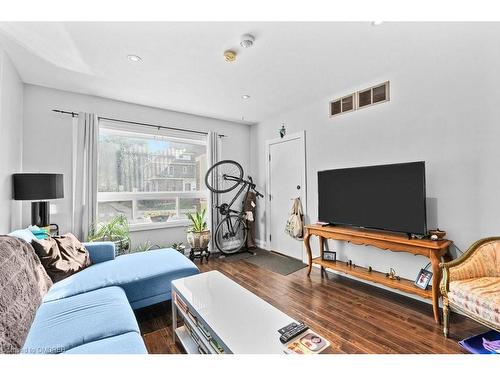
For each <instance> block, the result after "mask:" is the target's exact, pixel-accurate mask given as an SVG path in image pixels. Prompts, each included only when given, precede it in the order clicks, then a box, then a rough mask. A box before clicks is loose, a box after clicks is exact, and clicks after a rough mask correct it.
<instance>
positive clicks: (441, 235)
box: [429, 228, 446, 241]
mask: <svg viewBox="0 0 500 375" xmlns="http://www.w3.org/2000/svg"><path fill="white" fill-rule="evenodd" d="M429 234H430V235H431V240H433V241H436V240H443V239H444V237H445V236H446V232H445V231H444V230H440V229H439V228H437V229H434V230H430V231H429ZM434 236H435V237H434Z"/></svg>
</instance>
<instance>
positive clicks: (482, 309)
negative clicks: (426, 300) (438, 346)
mask: <svg viewBox="0 0 500 375" xmlns="http://www.w3.org/2000/svg"><path fill="white" fill-rule="evenodd" d="M499 260H500V237H488V238H483V239H482V240H479V241H477V242H475V243H473V244H472V245H471V247H470V248H469V249H468V250H467V251H466V252H465V253H464V254H463V255H462V256H461V257H460V258H457V259H455V260H452V261H451V262H446V263H441V264H440V265H439V266H440V267H441V269H442V270H443V278H442V279H441V293H442V295H443V317H444V327H443V333H444V335H445V337H447V336H448V330H449V315H450V311H452V310H453V311H456V312H458V313H460V314H462V315H465V316H468V317H469V318H471V319H473V320H475V321H477V322H479V323H481V324H483V325H485V326H486V327H489V328H491V329H494V330H496V331H500V261H499ZM434 277H436V275H434Z"/></svg>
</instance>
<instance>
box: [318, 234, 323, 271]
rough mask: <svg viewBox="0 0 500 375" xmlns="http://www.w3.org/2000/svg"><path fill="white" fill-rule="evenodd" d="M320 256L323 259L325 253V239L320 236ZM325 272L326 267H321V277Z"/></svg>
mask: <svg viewBox="0 0 500 375" xmlns="http://www.w3.org/2000/svg"><path fill="white" fill-rule="evenodd" d="M318 239H319V256H320V257H321V259H323V252H324V251H325V237H322V236H319V237H318ZM323 272H325V267H323V266H321V277H323Z"/></svg>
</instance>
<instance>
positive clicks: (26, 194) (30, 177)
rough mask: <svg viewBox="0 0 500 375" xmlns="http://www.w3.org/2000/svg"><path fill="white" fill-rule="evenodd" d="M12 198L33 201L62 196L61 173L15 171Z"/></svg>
mask: <svg viewBox="0 0 500 375" xmlns="http://www.w3.org/2000/svg"><path fill="white" fill-rule="evenodd" d="M13 177H14V199H15V200H21V201H34V200H44V199H59V198H64V184H63V175H62V174H55V173H16V174H14V175H13Z"/></svg>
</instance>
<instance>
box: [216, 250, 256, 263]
mask: <svg viewBox="0 0 500 375" xmlns="http://www.w3.org/2000/svg"><path fill="white" fill-rule="evenodd" d="M262 251H263V250H260V249H257V248H255V249H251V250H250V251H243V252H240V253H236V254H229V255H224V254H220V255H219V259H221V260H224V262H229V263H232V262H238V261H240V260H245V259H248V258H251V257H254V256H257V254H260V252H262Z"/></svg>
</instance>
